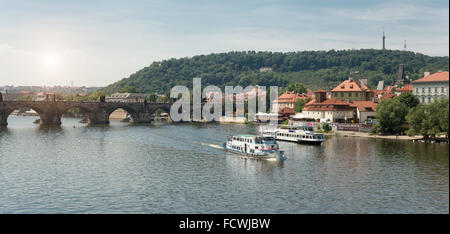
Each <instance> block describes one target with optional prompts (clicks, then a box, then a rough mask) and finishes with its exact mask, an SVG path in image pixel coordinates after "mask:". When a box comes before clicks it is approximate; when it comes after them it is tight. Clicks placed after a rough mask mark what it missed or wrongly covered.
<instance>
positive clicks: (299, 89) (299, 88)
mask: <svg viewBox="0 0 450 234" xmlns="http://www.w3.org/2000/svg"><path fill="white" fill-rule="evenodd" d="M286 91H294V92H296V93H306V91H307V88H306V87H305V86H304V85H303V84H302V83H295V84H289V85H288V86H287V87H286Z"/></svg>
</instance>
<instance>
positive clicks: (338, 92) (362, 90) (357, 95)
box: [331, 77, 374, 101]
mask: <svg viewBox="0 0 450 234" xmlns="http://www.w3.org/2000/svg"><path fill="white" fill-rule="evenodd" d="M373 95H374V93H373V91H372V90H371V89H370V88H369V86H367V84H366V83H365V82H362V81H360V80H353V79H352V78H351V77H350V78H349V79H348V80H345V81H344V82H342V83H341V84H339V85H338V86H336V88H334V89H333V90H331V97H332V98H337V99H339V100H341V101H349V100H350V101H371V100H372V99H373Z"/></svg>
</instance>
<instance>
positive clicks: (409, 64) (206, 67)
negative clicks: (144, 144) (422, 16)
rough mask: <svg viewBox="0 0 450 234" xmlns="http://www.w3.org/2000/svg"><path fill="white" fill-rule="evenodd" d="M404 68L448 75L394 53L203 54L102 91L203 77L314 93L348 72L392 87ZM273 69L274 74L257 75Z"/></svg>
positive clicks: (155, 66)
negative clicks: (300, 87) (298, 85)
mask: <svg viewBox="0 0 450 234" xmlns="http://www.w3.org/2000/svg"><path fill="white" fill-rule="evenodd" d="M400 64H404V66H405V72H406V73H407V74H408V75H409V77H410V78H412V79H417V78H420V77H422V76H423V72H424V71H431V72H435V71H437V70H448V67H449V60H448V57H430V56H426V55H423V54H419V53H414V52H409V51H398V50H397V51H393V50H385V51H382V50H375V49H362V50H341V51H336V50H330V51H302V52H289V53H281V52H255V51H247V52H228V53H220V54H210V55H199V56H194V57H191V58H180V59H169V60H163V61H161V62H154V63H152V64H151V65H150V66H148V67H145V68H143V69H141V70H140V71H138V72H136V73H134V74H132V75H130V76H129V77H128V78H124V79H122V80H120V81H118V82H116V83H114V84H112V85H109V86H108V87H106V88H104V89H103V91H104V92H107V93H114V92H117V91H119V90H120V91H122V89H123V88H124V87H127V86H131V87H139V90H140V92H145V93H148V92H157V93H165V92H167V91H169V90H170V89H171V88H172V87H173V86H175V85H184V86H187V87H192V78H193V77H201V78H202V85H203V87H205V86H206V85H216V86H218V87H220V88H222V89H223V88H224V87H225V86H227V85H230V86H236V85H240V86H242V87H246V86H248V85H261V86H267V87H268V86H279V87H286V86H288V85H289V84H295V83H302V84H304V85H306V86H308V87H309V88H311V89H318V88H323V89H332V88H334V87H335V86H336V85H338V84H339V83H340V82H342V81H343V80H345V79H347V78H348V76H349V73H350V71H355V70H357V71H359V73H358V74H359V76H360V77H355V78H356V79H358V78H367V79H368V80H369V85H371V86H372V87H373V86H376V84H377V83H378V81H380V80H385V81H387V82H386V83H388V84H390V83H391V81H392V80H393V79H394V78H395V76H396V72H397V69H398V66H399V65H400ZM261 67H271V68H272V69H273V72H259V68H261Z"/></svg>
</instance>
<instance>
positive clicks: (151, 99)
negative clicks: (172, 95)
mask: <svg viewBox="0 0 450 234" xmlns="http://www.w3.org/2000/svg"><path fill="white" fill-rule="evenodd" d="M157 99H158V96H156V94H154V93H152V94H150V95H148V96H147V97H146V100H147V101H148V102H156V100H157Z"/></svg>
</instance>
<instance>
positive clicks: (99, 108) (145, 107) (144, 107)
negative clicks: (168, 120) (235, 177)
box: [0, 100, 171, 126]
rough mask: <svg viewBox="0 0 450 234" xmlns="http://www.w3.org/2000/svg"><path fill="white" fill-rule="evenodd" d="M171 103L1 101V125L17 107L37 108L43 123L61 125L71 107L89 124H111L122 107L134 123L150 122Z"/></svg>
mask: <svg viewBox="0 0 450 234" xmlns="http://www.w3.org/2000/svg"><path fill="white" fill-rule="evenodd" d="M170 106H171V104H170V103H143V102H92V101H81V102H75V101H4V100H2V101H1V102H0V125H5V126H6V125H7V118H8V116H9V115H10V114H11V113H12V112H13V111H14V110H16V109H21V108H30V109H33V110H35V111H36V112H37V113H38V114H39V116H40V119H41V125H60V124H61V117H62V115H63V114H64V112H66V111H67V110H69V109H72V108H79V109H80V110H82V111H83V112H85V113H86V114H87V116H88V120H89V124H109V115H110V114H111V113H112V112H113V111H115V110H117V109H119V108H122V109H124V110H125V111H127V112H128V113H129V114H130V115H131V118H132V122H134V123H150V122H151V121H152V114H153V112H154V111H155V110H156V109H163V110H166V111H167V112H170Z"/></svg>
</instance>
